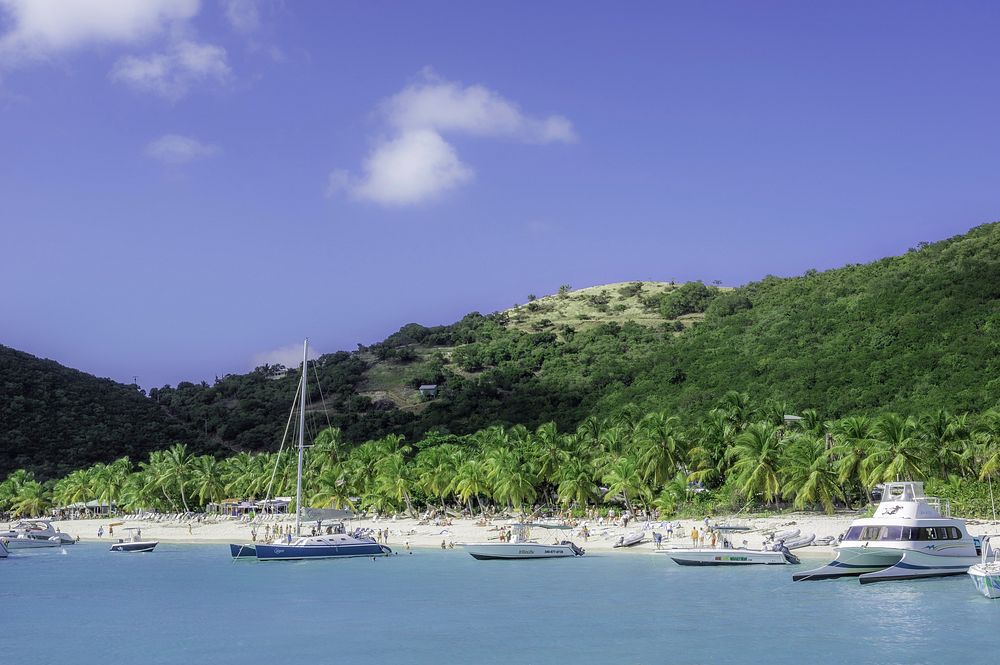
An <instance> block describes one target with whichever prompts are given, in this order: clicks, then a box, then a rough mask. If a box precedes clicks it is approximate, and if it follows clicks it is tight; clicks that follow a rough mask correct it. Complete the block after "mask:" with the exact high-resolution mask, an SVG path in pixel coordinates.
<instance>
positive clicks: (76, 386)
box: [0, 224, 1000, 477]
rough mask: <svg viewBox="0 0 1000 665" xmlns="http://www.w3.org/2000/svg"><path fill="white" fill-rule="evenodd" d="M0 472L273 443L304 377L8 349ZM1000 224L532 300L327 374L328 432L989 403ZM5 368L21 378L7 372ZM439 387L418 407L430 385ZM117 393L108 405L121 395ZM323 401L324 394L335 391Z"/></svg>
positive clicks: (996, 390)
mask: <svg viewBox="0 0 1000 665" xmlns="http://www.w3.org/2000/svg"><path fill="white" fill-rule="evenodd" d="M2 351H3V353H2V354H0V358H2V359H3V365H2V366H0V368H2V370H3V378H2V380H3V398H4V402H3V404H4V406H3V408H4V414H3V415H4V418H3V419H2V421H0V436H2V437H3V440H4V441H5V446H4V450H3V454H2V455H0V477H2V475H3V474H4V473H5V472H6V471H9V470H10V469H13V468H18V467H24V468H27V469H30V470H33V471H35V472H36V473H38V474H39V475H41V476H42V477H48V476H50V475H52V474H55V473H62V472H64V471H65V470H67V469H69V468H74V467H75V466H84V465H86V464H90V463H93V462H97V461H110V460H112V459H115V458H117V457H119V456H121V455H123V454H138V453H139V452H141V451H144V450H150V449H156V448H162V447H164V446H165V445H167V444H168V443H172V442H174V441H180V442H186V443H189V444H191V445H192V446H194V447H195V448H196V449H198V450H210V449H214V450H220V449H227V450H234V451H242V450H247V451H256V450H273V449H275V448H276V447H277V442H278V441H279V440H280V437H281V433H282V430H283V428H284V424H285V419H286V417H287V409H288V406H289V396H290V395H291V394H292V393H293V392H294V387H295V384H296V382H297V371H295V370H292V371H285V368H281V367H261V368H257V369H256V370H255V371H253V372H250V373H248V374H244V375H229V376H226V377H224V378H222V379H220V380H219V381H218V382H217V383H216V384H215V385H211V386H209V385H205V384H192V383H181V384H179V385H178V386H176V387H169V386H165V387H163V388H160V389H154V390H151V391H150V395H149V398H144V397H143V396H142V395H141V394H139V393H138V392H137V391H135V389H134V388H132V387H128V386H121V385H117V384H113V383H111V382H109V381H106V380H98V379H94V378H93V377H87V376H86V375H82V374H81V373H79V372H74V371H73V370H68V369H66V368H62V367H60V366H58V365H57V364H55V363H51V362H48V361H38V360H37V359H34V358H32V357H31V356H27V355H26V354H20V353H18V352H15V351H13V350H9V349H2ZM998 358H1000V224H988V225H984V226H980V227H977V228H975V229H973V230H971V231H970V232H969V233H967V234H965V235H962V236H958V237H955V238H951V239H949V240H945V241H942V242H938V243H934V244H930V245H921V246H920V247H919V248H916V249H914V250H911V251H910V252H908V253H906V254H904V255H902V256H899V257H893V258H887V259H883V260H880V261H876V262H874V263H870V264H865V265H852V266H846V267H844V268H839V269H836V270H829V271H825V272H815V271H810V272H809V273H807V274H805V275H803V276H801V277H795V278H787V279H782V278H777V277H768V278H766V279H764V280H761V281H759V282H754V283H750V284H747V285H745V286H742V287H739V288H735V289H726V288H720V287H716V286H706V285H704V284H701V283H687V284H672V283H663V282H627V283H620V284H609V285H605V286H597V287H590V288H586V289H582V290H577V291H574V290H572V289H570V288H569V287H564V288H562V289H560V292H559V293H556V294H552V295H549V296H545V297H541V298H534V297H530V298H529V300H528V302H526V303H524V304H522V305H519V306H517V307H515V308H512V309H510V310H507V311H504V312H496V313H493V314H490V315H485V316H484V315H481V314H479V313H472V314H469V315H467V316H465V317H464V318H463V319H461V320H460V321H458V322H456V323H454V324H451V325H447V326H433V327H425V326H422V325H419V324H408V325H406V326H403V327H402V328H401V329H400V330H399V331H397V332H396V333H394V334H392V335H390V336H389V337H388V338H386V340H384V341H383V342H381V343H379V344H374V345H372V346H370V347H361V348H359V349H358V350H357V351H355V352H352V353H346V352H341V353H335V354H330V355H327V356H323V357H322V358H320V359H319V360H318V361H316V363H315V369H316V373H317V375H318V376H319V378H320V381H321V385H322V390H323V394H322V395H320V393H319V391H318V390H317V391H316V392H315V394H314V395H312V396H311V398H310V399H311V403H313V404H314V405H319V404H321V401H322V402H324V403H325V406H326V408H325V409H323V408H322V407H319V406H317V408H316V410H314V412H313V413H311V414H310V425H311V426H312V428H313V429H314V430H315V431H318V430H319V429H321V428H323V427H325V426H327V425H332V426H334V427H337V428H339V429H340V430H341V432H342V434H343V438H344V440H345V441H346V442H347V443H349V444H350V443H355V444H356V443H360V442H363V441H366V440H369V439H376V438H380V437H383V436H385V435H387V434H401V435H404V436H406V437H407V438H408V439H410V440H415V439H416V438H418V437H421V436H422V435H424V434H425V433H426V432H429V431H432V430H436V431H438V432H441V433H443V434H447V433H454V434H468V433H472V432H476V431H478V430H482V429H484V428H487V427H490V426H493V425H498V424H499V425H507V426H511V425H515V424H523V425H525V426H527V427H529V428H532V429H533V428H537V427H538V426H539V425H541V424H543V423H546V422H550V421H551V422H554V423H555V424H556V425H557V426H558V427H559V429H560V430H563V431H565V430H571V429H573V428H575V427H576V426H577V425H578V424H579V423H580V422H581V421H583V420H584V419H585V418H586V417H588V416H591V415H595V416H598V417H604V416H612V415H615V414H618V413H619V412H621V411H622V409H624V408H626V407H631V408H638V410H640V411H642V412H652V411H667V412H669V413H675V414H678V415H680V416H682V417H683V416H685V415H689V414H703V413H704V412H705V411H707V410H708V409H709V408H710V407H711V406H712V405H715V404H717V403H718V400H719V398H720V397H721V396H722V395H723V394H725V393H727V392H728V391H730V390H737V391H741V392H745V393H747V394H748V395H750V397H751V399H752V400H753V402H754V403H755V404H756V405H764V404H769V405H770V407H771V408H772V410H775V411H776V412H777V411H783V412H786V413H788V412H800V411H802V410H805V409H815V410H816V411H817V412H818V415H819V417H821V418H839V417H841V416H844V415H847V414H852V413H857V412H866V413H878V412H883V411H893V410H895V411H901V412H915V411H926V410H932V409H938V408H943V409H948V410H950V411H952V412H962V411H966V410H968V411H983V410H985V409H988V408H990V407H993V406H996V405H997V403H998V398H1000V379H998V370H1000V366H998V365H1000V361H998ZM9 377H14V380H11V379H10V378H9ZM423 383H434V384H438V386H439V390H440V392H439V395H438V396H437V398H435V399H433V400H425V399H423V398H422V397H421V396H420V394H419V392H418V391H417V386H419V385H421V384H423ZM110 396H113V399H112V398H111V397H110ZM321 398H322V400H321Z"/></svg>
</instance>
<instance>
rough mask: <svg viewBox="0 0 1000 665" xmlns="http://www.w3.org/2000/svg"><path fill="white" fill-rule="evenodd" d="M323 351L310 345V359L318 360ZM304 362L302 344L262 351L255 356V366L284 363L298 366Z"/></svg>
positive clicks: (289, 365) (286, 365) (288, 365)
mask: <svg viewBox="0 0 1000 665" xmlns="http://www.w3.org/2000/svg"><path fill="white" fill-rule="evenodd" d="M321 355H323V354H322V353H320V352H319V351H318V350H317V349H315V348H314V347H312V346H311V345H310V347H309V360H316V359H317V358H319V357H320V356H321ZM301 364H302V344H289V345H288V346H282V347H281V348H278V349H274V350H272V351H262V352H260V353H255V354H254V356H253V366H254V367H260V366H261V365H284V366H285V367H298V366H300V365H301Z"/></svg>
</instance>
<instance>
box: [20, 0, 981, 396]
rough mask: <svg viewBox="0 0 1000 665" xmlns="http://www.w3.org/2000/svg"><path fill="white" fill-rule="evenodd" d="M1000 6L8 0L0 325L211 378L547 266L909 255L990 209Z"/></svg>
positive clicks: (545, 282) (104, 359) (484, 299)
mask: <svg viewBox="0 0 1000 665" xmlns="http://www.w3.org/2000/svg"><path fill="white" fill-rule="evenodd" d="M111 5H113V7H112V6H111ZM998 27H1000V3H996V2H981V3H976V2H962V3H941V2H881V3H871V2H838V3H804V2H752V3H751V2H733V3H724V2H723V3H719V2H713V3H667V2H629V3H618V2H607V3H581V2H578V1H574V2H544V3H540V2H521V3H480V2H472V3H470V2H419V3H416V2H405V3H404V2H399V3H388V2H378V3H374V2H282V1H280V0H272V1H269V0H259V1H257V2H251V1H249V0H244V1H229V0H219V1H212V2H209V1H204V2H201V3H199V2H197V1H196V0H169V1H168V0H120V2H118V3H108V2H104V0H33V1H30V2H24V1H22V0H0V243H2V244H0V248H2V250H0V257H2V260H0V280H2V285H3V286H2V288H0V343H2V344H5V345H7V346H11V347H14V348H17V349H20V350H23V351H27V352H29V353H32V354H35V355H38V356H42V357H47V358H52V359H54V360H57V361H58V362H60V363H63V364H65V365H69V366H71V367H75V368H78V369H81V370H84V371H87V372H90V373H93V374H96V375H98V376H107V377H111V378H113V379H115V380H119V381H124V382H130V381H131V380H132V376H133V375H135V376H138V377H139V383H140V384H141V385H143V386H144V387H147V388H148V387H151V386H159V385H164V384H176V383H177V382H179V381H182V380H192V381H200V380H208V381H210V382H211V381H212V380H213V378H214V377H215V376H216V375H219V376H221V375H223V374H225V373H230V372H240V373H242V372H245V371H248V370H250V369H252V368H253V367H254V366H255V364H257V363H258V362H259V361H261V360H262V359H271V360H274V359H280V358H281V357H282V356H280V355H269V354H271V353H272V352H275V351H276V350H278V349H282V348H284V347H287V346H290V345H298V344H300V343H301V339H302V338H303V337H305V336H309V337H310V338H311V339H312V342H313V344H314V345H315V346H316V347H317V348H318V349H319V351H321V352H331V351H335V350H338V349H353V348H354V347H355V345H356V344H357V343H358V342H362V343H371V342H374V341H378V340H381V339H383V338H384V337H385V336H386V335H387V334H389V333H390V332H392V331H394V330H396V329H397V328H398V327H399V326H400V325H402V324H404V323H407V322H410V321H417V322H420V323H424V324H427V325H433V324H441V323H449V322H452V321H454V320H455V319H457V318H459V317H460V316H462V315H463V314H465V313H467V312H469V311H472V310H479V311H482V312H488V311H493V310H497V309H503V308H506V307H510V306H511V305H513V304H514V303H517V302H524V301H525V299H526V296H527V295H528V294H529V293H536V294H539V295H541V294H545V293H551V292H554V291H555V290H556V289H557V288H558V287H559V285H560V284H566V283H568V284H571V285H572V286H573V287H583V286H589V285H594V284H602V283H607V282H614V281H624V280H634V279H648V280H670V279H674V280H693V279H702V280H705V281H711V280H715V279H719V280H722V282H723V283H725V284H729V285H738V284H742V283H745V282H747V281H750V280H755V279H759V278H761V277H763V276H764V275H767V274H776V275H796V274H801V273H802V272H804V271H805V270H807V269H809V268H817V269H825V268H830V267H836V266H840V265H844V264H846V263H855V262H864V261H869V260H871V259H875V258H878V257H882V256H886V255H890V254H898V253H902V252H904V251H905V250H906V249H907V248H908V247H912V246H914V245H916V244H917V242H919V241H934V240H939V239H942V238H946V237H949V236H952V235H955V234H958V233H963V232H965V231H967V230H968V229H969V228H971V227H973V226H976V225H978V224H982V223H985V222H990V221H995V220H997V219H998V218H1000V131H998V128H1000V121H998V117H1000V116H998V109H1000V39H998V37H997V35H998V32H997V31H998Z"/></svg>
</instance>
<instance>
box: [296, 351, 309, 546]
mask: <svg viewBox="0 0 1000 665" xmlns="http://www.w3.org/2000/svg"><path fill="white" fill-rule="evenodd" d="M308 356H309V338H308V337H307V338H306V340H305V341H304V342H303V343H302V395H301V397H300V398H299V470H298V474H297V476H296V481H295V536H296V538H297V537H299V536H300V535H302V534H301V533H300V526H301V523H302V455H303V453H304V451H305V441H306V360H307V358H308Z"/></svg>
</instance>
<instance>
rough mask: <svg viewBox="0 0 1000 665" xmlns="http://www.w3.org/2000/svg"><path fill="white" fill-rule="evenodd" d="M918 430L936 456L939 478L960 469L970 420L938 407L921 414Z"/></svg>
mask: <svg viewBox="0 0 1000 665" xmlns="http://www.w3.org/2000/svg"><path fill="white" fill-rule="evenodd" d="M917 431H918V436H920V438H922V439H923V440H924V441H925V442H926V444H927V447H928V450H929V452H930V453H931V454H932V455H933V457H934V458H935V459H934V462H935V464H934V465H935V466H936V467H937V470H936V475H937V476H938V477H939V478H947V477H948V476H949V474H951V472H952V471H955V470H957V469H958V467H959V466H960V465H961V461H962V453H963V452H964V450H965V447H966V444H967V443H968V439H969V427H968V420H967V418H966V417H965V416H964V415H963V416H958V417H956V416H953V415H951V414H950V413H948V412H947V411H945V410H944V409H936V410H935V411H932V412H930V413H925V414H923V415H921V416H920V418H919V419H918V420H917Z"/></svg>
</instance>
